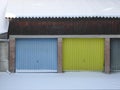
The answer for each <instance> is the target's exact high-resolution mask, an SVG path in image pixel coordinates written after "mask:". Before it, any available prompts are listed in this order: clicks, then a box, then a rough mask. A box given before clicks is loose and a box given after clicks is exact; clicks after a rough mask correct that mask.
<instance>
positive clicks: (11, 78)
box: [0, 72, 120, 90]
mask: <svg viewBox="0 0 120 90" xmlns="http://www.w3.org/2000/svg"><path fill="white" fill-rule="evenodd" d="M79 89H82V90H83V89H120V72H119V73H112V74H105V73H101V72H67V73H61V74H59V73H14V74H13V73H12V74H9V73H5V72H4V73H3V72H0V90H79Z"/></svg>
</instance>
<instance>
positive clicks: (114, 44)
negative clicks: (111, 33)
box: [110, 39, 120, 71]
mask: <svg viewBox="0 0 120 90" xmlns="http://www.w3.org/2000/svg"><path fill="white" fill-rule="evenodd" d="M110 46H111V49H110V50H111V55H110V56H111V71H115V70H120V39H111V45H110Z"/></svg>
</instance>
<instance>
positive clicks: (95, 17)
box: [5, 16, 120, 19]
mask: <svg viewBox="0 0 120 90" xmlns="http://www.w3.org/2000/svg"><path fill="white" fill-rule="evenodd" d="M5 18H6V19H54V18H55V19H72V18H73V19H77V18H83V19H89V18H92V19H99V18H102V19H109V18H110V19H112V18H113V19H115V18H119V19H120V17H117V16H116V17H109V16H108V17H104V16H103V17H102V16H93V17H87V16H83V17H5Z"/></svg>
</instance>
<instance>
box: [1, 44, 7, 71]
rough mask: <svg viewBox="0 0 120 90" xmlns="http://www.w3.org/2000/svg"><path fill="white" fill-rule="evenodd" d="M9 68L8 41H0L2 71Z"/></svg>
mask: <svg viewBox="0 0 120 90" xmlns="http://www.w3.org/2000/svg"><path fill="white" fill-rule="evenodd" d="M7 70H8V43H7V42H0V71H7Z"/></svg>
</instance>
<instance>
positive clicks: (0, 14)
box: [0, 0, 8, 34]
mask: <svg viewBox="0 0 120 90" xmlns="http://www.w3.org/2000/svg"><path fill="white" fill-rule="evenodd" d="M7 1H8V0H0V34H1V33H5V32H7V30H8V20H6V19H5V12H6V6H7Z"/></svg>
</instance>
